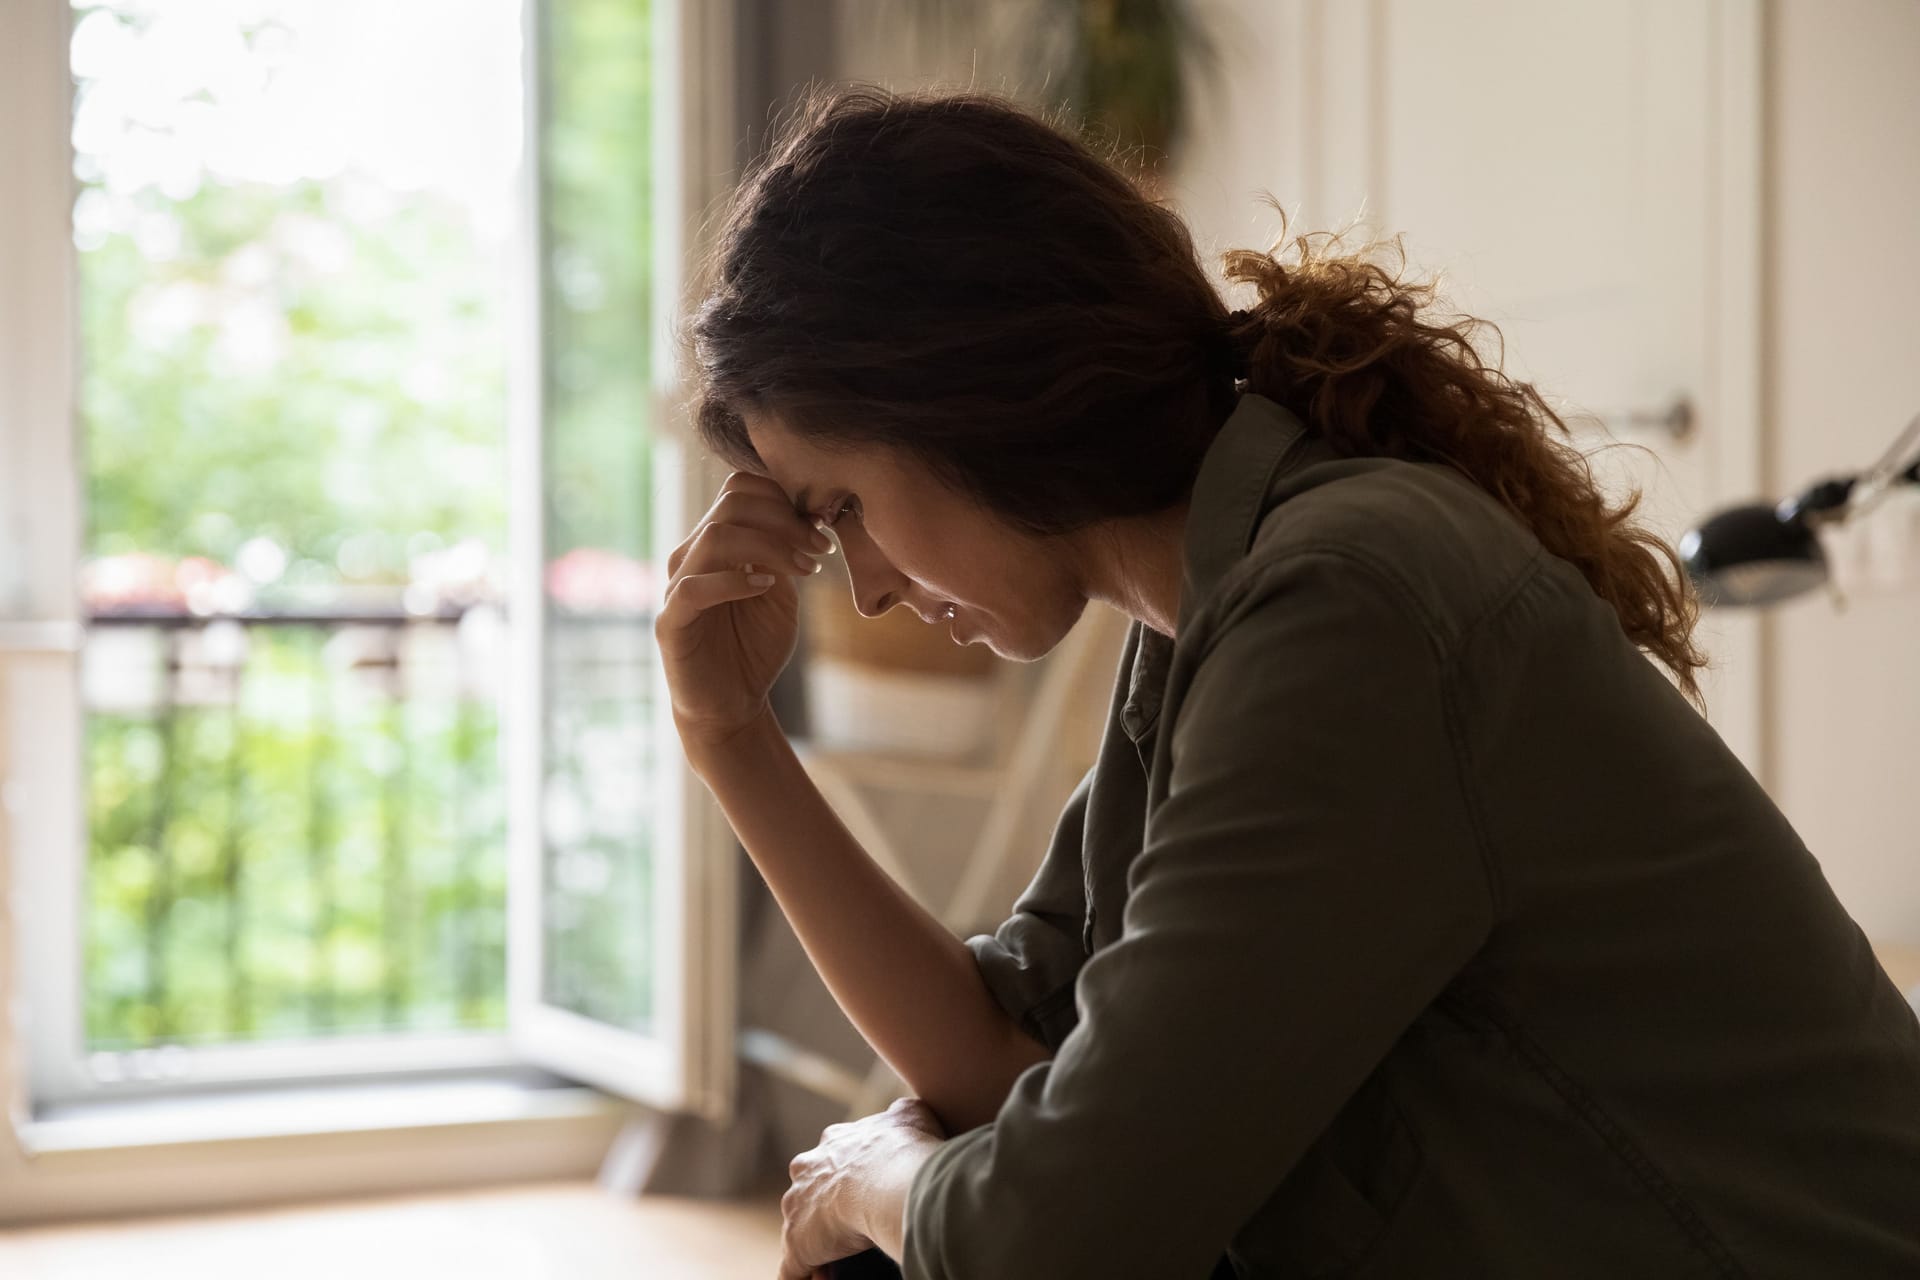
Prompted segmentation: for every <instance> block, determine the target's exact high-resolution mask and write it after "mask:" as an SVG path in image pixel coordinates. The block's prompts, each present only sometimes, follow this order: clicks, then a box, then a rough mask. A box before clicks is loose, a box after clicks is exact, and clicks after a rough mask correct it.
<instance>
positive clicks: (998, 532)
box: [744, 414, 1087, 662]
mask: <svg viewBox="0 0 1920 1280" xmlns="http://www.w3.org/2000/svg"><path fill="white" fill-rule="evenodd" d="M744 416H745V419H746V424H747V434H748V436H749V437H750V438H751V439H752V441H753V446H754V450H755V451H756V452H757V453H758V454H759V455H760V458H761V460H762V461H763V462H765V463H766V466H767V474H768V476H769V477H770V478H771V479H772V480H773V481H774V483H776V484H778V485H779V486H780V487H781V488H782V489H784V490H785V491H786V493H787V496H788V498H790V499H792V500H793V503H794V508H795V510H797V511H799V512H800V513H801V514H802V515H804V516H805V517H806V518H807V520H808V521H809V522H810V523H817V524H822V525H824V526H826V527H827V528H828V530H829V531H830V533H831V534H832V536H833V537H834V538H835V539H836V540H838V542H839V544H840V554H841V555H842V556H844V557H845V558H846V563H847V572H848V573H849V575H851V577H852V580H853V600H854V605H855V607H856V608H858V609H859V610H860V612H861V613H862V614H864V615H865V616H867V617H869V618H877V617H879V616H880V615H881V614H883V613H885V612H886V611H887V610H888V609H891V608H893V607H894V606H895V605H900V604H904V605H906V606H907V607H908V608H909V609H911V610H912V611H913V612H914V613H916V614H918V615H920V616H921V617H922V618H923V619H925V620H927V621H929V622H930V623H931V624H932V625H934V626H938V627H943V628H950V629H951V634H952V635H953V637H954V639H955V641H956V642H957V643H960V644H972V643H973V642H974V641H976V640H978V641H980V642H982V643H983V644H985V645H986V646H987V647H988V648H990V649H992V650H993V651H994V652H995V653H997V654H999V655H1000V656H1001V657H1003V658H1008V659H1011V660H1013V661H1015V662H1032V661H1034V660H1035V659H1037V658H1040V657H1043V656H1044V655H1045V654H1046V653H1047V652H1048V651H1049V650H1051V649H1052V648H1053V647H1054V646H1055V645H1057V644H1058V643H1059V642H1060V640H1061V638H1062V637H1064V636H1065V635H1066V634H1067V632H1068V631H1070V630H1072V628H1073V625H1074V623H1075V622H1077V621H1078V620H1079V618H1080V614H1081V612H1082V611H1083V610H1084V609H1085V608H1086V604H1087V596H1086V595H1085V594H1084V593H1083V592H1082V590H1081V589H1080V585H1079V580H1078V573H1077V565H1076V558H1077V557H1076V555H1075V553H1074V550H1073V547H1072V545H1071V544H1070V543H1069V542H1067V541H1066V540H1065V539H1054V538H1047V539H1042V538H1035V537H1033V536H1032V535H1030V534H1026V533H1024V532H1022V531H1020V530H1016V529H1012V528H1009V527H1008V526H1006V525H1004V524H1002V523H1001V522H1000V521H999V520H997V519H995V518H994V517H993V515H992V514H991V513H990V512H988V511H986V510H985V509H983V508H981V507H980V506H978V505H977V504H975V503H974V502H972V501H971V500H970V499H968V498H965V497H963V496H962V495H960V494H957V493H955V492H953V491H952V490H950V489H948V488H947V487H946V486H945V485H943V484H941V483H940V482H939V480H937V479H936V478H935V477H934V476H933V474H932V473H931V472H929V471H928V470H927V469H926V468H925V467H924V466H923V465H921V464H920V463H919V462H918V461H917V460H916V459H913V458H911V457H908V456H907V455H905V454H901V453H898V452H896V451H893V450H890V449H884V448H877V447H876V448H862V449H859V450H857V451H851V452H846V453H841V452H829V451H827V450H824V449H820V448H818V447H816V446H814V445H811V444H809V443H808V442H807V441H806V440H804V439H802V438H801V437H800V436H798V435H796V434H794V433H793V432H790V431H788V430H786V429H785V428H783V427H781V426H780V425H779V424H778V423H777V422H776V421H775V420H774V419H773V418H772V416H771V415H766V414H749V415H744ZM948 604H952V605H953V606H954V617H953V620H952V621H951V622H948V621H947V620H946V619H945V617H944V614H945V613H946V608H947V605H948Z"/></svg>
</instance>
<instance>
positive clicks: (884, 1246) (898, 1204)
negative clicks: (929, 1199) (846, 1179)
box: [856, 1137, 941, 1262]
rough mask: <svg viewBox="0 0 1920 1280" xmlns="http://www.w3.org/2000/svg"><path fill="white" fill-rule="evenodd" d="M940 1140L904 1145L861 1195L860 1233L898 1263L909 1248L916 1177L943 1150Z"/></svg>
mask: <svg viewBox="0 0 1920 1280" xmlns="http://www.w3.org/2000/svg"><path fill="white" fill-rule="evenodd" d="M940 1143H941V1139H939V1138H933V1137H928V1138H926V1139H925V1140H924V1141H920V1142H916V1143H914V1144H913V1145H912V1146H909V1147H906V1148H904V1149H903V1150H902V1151H901V1152H900V1154H899V1155H898V1156H896V1157H894V1158H893V1159H891V1160H889V1161H888V1162H887V1163H886V1165H885V1166H884V1167H883V1168H882V1169H881V1170H880V1171H879V1172H878V1174H877V1176H876V1177H874V1179H873V1181H872V1183H871V1184H870V1186H869V1188H868V1194H867V1195H865V1196H863V1197H861V1202H862V1206H863V1208H864V1213H863V1214H862V1215H861V1216H862V1218H863V1219H864V1220H863V1221H861V1222H859V1223H857V1224H856V1226H857V1227H858V1229H859V1231H860V1234H861V1235H864V1236H865V1237H866V1238H867V1239H869V1240H871V1241H873V1243H874V1247H875V1248H877V1249H879V1250H880V1252H882V1253H884V1254H886V1255H887V1256H888V1257H889V1258H892V1259H893V1260H894V1261H895V1262H898V1261H900V1256H901V1254H902V1253H903V1252H904V1251H905V1249H906V1238H907V1197H908V1194H909V1192H911V1191H912V1189H913V1180H914V1178H915V1176H916V1175H918V1174H919V1172H920V1166H922V1165H924V1164H925V1163H926V1162H927V1161H928V1160H929V1159H931V1158H932V1156H933V1153H934V1152H935V1151H938V1150H939V1149H940Z"/></svg>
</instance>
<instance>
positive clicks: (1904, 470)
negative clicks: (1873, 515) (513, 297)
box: [1846, 413, 1920, 519]
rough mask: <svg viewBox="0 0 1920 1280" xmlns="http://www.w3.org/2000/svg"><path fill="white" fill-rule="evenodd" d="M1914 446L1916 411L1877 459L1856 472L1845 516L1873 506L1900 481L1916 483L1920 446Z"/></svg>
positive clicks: (1919, 435) (1919, 426) (1919, 437)
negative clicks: (1857, 475)
mask: <svg viewBox="0 0 1920 1280" xmlns="http://www.w3.org/2000/svg"><path fill="white" fill-rule="evenodd" d="M1916 445H1920V413H1916V414H1914V415H1913V419H1912V421H1910V422H1908V423H1907V425H1906V427H1905V429H1904V430H1902V431H1901V432H1900V434H1899V435H1898V436H1896V437H1895V438H1894V441H1893V443H1892V444H1891V445H1890V446H1888V448H1887V451H1886V452H1885V453H1883V454H1881V455H1880V459H1879V461H1877V462H1875V463H1874V464H1873V465H1872V466H1871V467H1868V468H1867V469H1866V470H1865V471H1863V472H1861V473H1860V478H1859V479H1858V480H1856V481H1855V482H1854V486H1853V493H1852V494H1851V495H1850V496H1849V499H1848V502H1847V509H1846V515H1847V518H1848V519H1852V518H1853V517H1855V516H1858V515H1861V514H1863V513H1864V512H1865V511H1867V510H1868V509H1869V508H1871V507H1873V506H1875V505H1877V504H1878V503H1879V502H1880V500H1881V499H1882V498H1884V497H1885V496H1886V495H1887V491H1888V490H1890V489H1892V488H1893V486H1894V485H1896V484H1899V483H1901V482H1903V481H1905V482H1909V483H1920V449H1916V448H1915V446H1916Z"/></svg>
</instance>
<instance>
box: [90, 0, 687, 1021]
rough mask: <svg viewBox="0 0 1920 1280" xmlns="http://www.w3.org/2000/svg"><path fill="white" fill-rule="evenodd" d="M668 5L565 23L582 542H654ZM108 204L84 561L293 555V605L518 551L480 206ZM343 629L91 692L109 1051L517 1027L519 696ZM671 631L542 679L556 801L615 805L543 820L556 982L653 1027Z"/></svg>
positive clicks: (282, 598) (560, 432)
mask: <svg viewBox="0 0 1920 1280" xmlns="http://www.w3.org/2000/svg"><path fill="white" fill-rule="evenodd" d="M649 9H650V6H649V5H647V4H644V3H634V2H633V0H551V3H549V4H547V5H546V9H545V17H546V22H545V27H544V32H543V39H544V42H545V47H544V49H543V51H542V64H543V66H545V67H546V68H547V69H548V84H547V100H546V103H545V118H546V128H545V130H544V131H543V133H542V135H541V137H540V138H539V139H538V143H539V147H538V151H539V156H540V161H539V164H540V176H541V183H542V192H543V199H542V210H543V226H542V244H541V254H542V272H541V276H542V319H543V326H544V348H545V357H546V369H545V376H544V389H543V394H544V399H545V424H546V436H545V449H546V464H547V469H548V484H547V488H548V495H547V519H546V523H547V530H546V532H547V553H548V555H549V557H552V558H557V557H558V556H560V555H561V554H563V553H565V552H566V551H568V550H570V549H574V548H579V547H595V548H604V549H607V550H610V551H616V552H620V553H622V554H625V555H627V556H631V557H634V558H637V559H645V558H648V557H649V555H650V552H651V543H652V539H651V513H652V494H651V477H650V468H649V465H648V464H649V458H650V427H651V423H650V419H651V414H652V401H651V394H650V390H649V388H650V384H651V376H650V367H651V351H650V346H651V342H652V327H651V312H650V308H651V306H652V296H653V291H654V288H655V282H654V279H653V273H652V238H653V230H652V201H653V191H652V186H651V174H650V155H651V147H650V137H649V135H650V130H651V127H652V116H651V103H650V95H651V76H650V69H651V59H652V57H653V50H652V49H651V47H650V45H649V39H650V28H651V21H652V19H651V15H650V13H649ZM81 171H82V172H83V174H84V173H87V169H86V166H85V165H84V164H83V165H82V167H81ZM79 191H80V200H81V202H82V204H83V205H84V204H86V203H87V202H89V201H92V202H94V203H95V204H96V205H100V206H102V207H104V205H105V204H106V202H108V201H110V200H111V201H121V202H124V201H131V202H133V209H132V213H131V214H130V215H129V213H128V211H127V209H126V208H124V207H122V206H119V205H116V206H115V207H116V208H118V209H119V213H118V214H117V215H116V219H115V220H114V222H113V226H112V229H109V230H106V231H104V232H100V233H98V234H91V235H87V236H83V239H82V243H81V253H80V279H81V293H80V317H81V326H82V349H83V359H84V367H83V376H82V379H81V383H80V410H81V416H82V428H83V439H84V442H85V446H84V447H85V454H86V504H87V522H86V530H85V548H86V551H87V553H88V554H89V555H91V556H95V557H104V556H114V555H122V554H129V553H146V554H152V555H157V556H161V557H166V558H170V559H179V558H185V557H190V556H201V557H206V558H208V559H211V560H214V561H216V562H218V563H220V564H222V565H226V566H229V567H233V566H235V565H236V560H237V559H238V558H239V556H240V552H241V549H242V547H244V546H245V545H246V544H247V543H248V542H249V541H251V540H253V539H270V540H271V541H272V542H274V543H275V544H277V545H278V546H279V547H281V548H283V549H284V550H285V551H286V553H287V567H286V570H285V572H284V574H282V575H281V576H280V577H278V578H277V579H276V580H273V581H270V582H267V583H265V584H263V585H262V587H261V590H260V593H259V596H258V605H259V606H260V607H261V608H263V609H265V610H267V611H272V610H274V609H276V608H280V607H290V606H292V605H295V604H304V605H309V606H312V605H325V604H326V603H328V602H329V601H333V600H337V599H339V598H341V597H340V595H339V593H340V591H341V589H342V588H348V587H353V586H355V585H366V584H376V583H377V584H387V585H390V586H393V587H395V588H397V587H399V586H400V585H402V584H404V583H406V582H407V580H408V573H409V558H410V556H411V555H413V554H415V553H417V552H418V551H419V550H420V549H422V548H428V549H430V548H434V547H439V546H445V545H450V544H452V543H455V542H457V541H460V540H463V539H478V540H480V541H481V542H482V543H484V545H485V547H486V548H487V551H488V554H489V557H490V558H491V559H492V560H493V561H495V562H496V563H497V562H499V561H500V560H501V559H502V558H503V557H504V555H505V554H506V550H507V545H506V540H507V539H506V533H507V531H506V510H507V472H506V457H507V434H506V426H507V404H508V399H507V361H506V353H507V351H508V341H509V334H510V333H511V331H512V326H511V325H510V323H509V316H508V304H507V290H506V285H507V279H506V277H505V272H504V269H503V267H502V265H501V263H500V261H499V260H498V258H497V257H496V256H494V254H493V251H492V250H490V249H489V248H488V246H487V244H486V243H485V242H484V237H482V236H481V235H480V234H479V232H478V231H477V230H476V228H475V226H474V225H473V223H472V219H471V218H470V216H469V213H468V211H467V210H466V209H464V208H462V207H461V206H460V205H459V204H457V203H455V202H454V201H452V200H450V199H448V198H445V197H442V196H438V195H435V194H432V193H431V192H414V193H408V194H406V195H405V196H404V197H402V198H395V197H394V196H393V195H392V194H391V193H383V192H382V191H381V190H379V189H378V188H377V187H376V186H375V185H373V184H372V182H371V180H370V179H368V178H366V177H364V176H363V175H359V174H357V173H356V172H355V171H353V170H351V169H349V170H347V171H345V172H343V173H341V174H339V175H337V176H335V177H332V178H327V179H324V180H318V179H301V180H298V181H295V182H291V183H288V184H284V185H272V186H269V185H264V184H258V183H216V182H213V181H206V182H203V183H201V184H200V185H199V186H198V187H197V189H195V190H194V191H192V193H191V194H188V195H185V196H183V197H176V196H170V195H168V194H166V193H165V192H163V191H162V190H160V189H159V188H157V187H155V186H145V187H141V188H139V189H138V190H135V191H133V192H131V193H127V192H119V191H113V190H111V189H110V186H109V184H108V182H107V181H106V177H105V176H104V175H101V174H98V173H94V174H91V175H89V177H88V180H86V181H83V182H82V183H81V185H80V188H79ZM76 221H77V222H80V221H83V220H82V219H79V218H77V219H76ZM412 625H414V626H416V627H419V626H424V625H427V624H412ZM334 634H335V633H334V631H333V630H331V629H329V628H323V627H303V626H289V625H272V626H267V625H260V626H252V627H250V628H249V630H248V640H249V652H248V655H247V658H246V661H245V664H244V666H243V667H242V668H240V675H239V676H238V684H237V687H235V688H230V689H227V690H225V691H218V690H216V691H214V692H213V693H208V692H206V691H205V690H204V689H203V690H201V692H200V693H199V694H197V695H192V696H182V697H181V698H180V701H179V705H174V702H175V697H176V695H182V692H183V688H184V686H183V685H182V684H181V683H180V682H179V681H177V680H174V679H173V677H171V676H166V675H164V674H160V673H159V672H157V673H156V679H155V682H154V683H155V685H156V687H160V686H166V685H167V684H168V683H169V682H170V681H171V682H172V688H173V693H172V694H171V695H167V696H162V697H159V698H156V699H154V700H152V702H151V703H150V705H148V706H146V707H144V708H141V707H135V708H131V709H128V708H125V707H122V708H118V709H110V708H107V707H100V708H96V709H94V710H92V711H91V712H90V713H89V716H88V723H87V766H88V771H89V775H88V776H89V783H88V796H87V817H88V821H89V824H90V832H91V835H90V850H89V855H88V865H87V916H86V921H85V929H84V948H85V956H84V972H85V982H84V988H85V1027H86V1039H87V1044H88V1047H89V1048H90V1049H94V1050H108V1051H111V1050H119V1049H132V1048H139V1047H144V1046H149V1045H154V1044H165V1043H179V1044H207V1043H222V1042H232V1041H246V1040H260V1039H272V1038H281V1037H298V1036H308V1035H340V1034H357V1033H368V1032H379V1031H399V1030H431V1029H449V1030H451V1029H478V1028H498V1027H500V1026H502V1025H503V1024H504V1020H505V1005H504V1000H505V990H504V989H505V921H506V913H505V900H506V885H505V879H506V869H505V795H504V788H503V786H502V779H501V776H500V770H499V765H498V760H499V757H500V754H501V751H500V746H501V744H500V741H499V725H498V722H497V717H496V713H495V701H494V698H493V696H492V694H491V693H489V692H487V691H486V689H485V688H484V687H483V688H474V687H464V688H456V689H452V690H448V689H440V690H438V691H435V690H432V689H424V690H423V689H422V688H416V687H412V686H411V685H410V684H408V683H407V677H406V674H405V673H406V671H407V667H406V665H405V664H404V663H403V664H402V665H401V667H400V668H399V670H400V671H401V673H402V675H401V677H400V679H401V683H400V684H398V685H393V686H388V685H383V684H382V683H381V680H382V679H383V678H384V677H380V675H379V672H378V670H377V669H376V670H374V671H373V672H372V673H369V672H368V671H366V670H362V669H358V668H354V667H352V666H350V665H349V666H345V667H343V666H342V665H341V664H340V663H339V662H336V661H333V660H331V659H329V658H328V657H327V656H326V655H325V653H324V651H323V646H324V645H325V643H326V642H327V641H328V639H329V637H330V636H332V635H334ZM650 642H651V635H650V632H648V631H647V629H646V628H645V626H644V625H633V626H631V627H630V630H629V633H628V634H627V635H625V636H624V638H621V639H618V640H616V642H615V649H616V650H617V651H618V652H617V653H616V656H617V657H618V658H619V659H620V662H621V663H623V664H624V667H623V668H622V669H623V670H625V671H626V673H627V674H626V675H624V676H622V677H620V678H618V679H615V680H613V681H612V682H611V683H610V684H604V683H596V681H597V679H598V677H596V675H595V674H594V672H593V671H590V670H586V671H575V670H572V669H569V668H568V667H566V666H565V665H561V666H559V667H556V668H554V669H553V670H552V671H550V673H549V680H548V697H549V699H550V701H551V703H552V710H551V711H550V713H549V717H548V725H547V726H546V730H545V732H546V736H547V741H548V746H549V752H550V758H551V762H552V763H551V766H550V770H549V779H548V785H549V787H550V788H551V789H554V790H556V791H563V792H566V793H568V794H569V795H571V796H573V797H574V799H575V800H576V801H577V802H578V803H579V804H580V805H582V806H584V807H585V808H586V809H587V810H588V811H589V812H591V813H592V814H593V815H594V818H593V820H592V821H591V822H590V823H589V824H588V825H587V827H586V828H585V829H584V830H583V831H582V832H581V833H579V834H578V835H576V836H575V837H572V838H565V837H564V836H563V835H561V834H556V835H555V836H554V837H553V838H552V839H551V840H550V848H549V851H548V872H549V874H548V885H549V888H550V891H551V892H550V900H549V923H550V928H549V939H548V948H549V962H548V965H547V973H546V982H547V993H548V995H549V997H550V998H551V999H553V1000H554V1001H555V1002H556V1003H560V1004H561V1005H563V1006H564V1007H567V1008H571V1009H574V1010H576V1011H578V1012H582V1013H585V1014H588V1015H589V1016H594V1017H599V1018H604V1019H607V1020H609V1021H613V1022H616V1023H618V1024H620V1025H624V1026H629V1027H645V1026H647V1025H648V1022H649V1019H650V1018H651V1015H652V1008H651V984H652V974H653V967H652V957H651V951H650V948H651V945H652V943H651V939H652V936H653V931H652V929H651V927H650V922H651V913H652V906H651V903H652V897H651V889H650V884H651V857H650V854H651V844H650V822H649V820H648V819H647V812H648V806H646V805H645V804H644V803H643V804H642V805H641V807H640V809H639V810H638V811H637V816H636V811H635V810H634V808H633V804H632V800H633V794H632V793H633V791H634V789H635V788H641V789H642V790H644V788H645V786H646V785H647V781H646V780H647V778H648V777H649V776H650V770H651V760H650V757H648V756H647V755H646V753H645V751H644V749H643V747H644V744H645V743H646V742H647V741H648V740H649V734H650V726H651V725H652V723H653V708H652V707H651V705H650V686H649V683H648V682H647V681H646V680H645V679H644V678H636V677H634V676H633V674H632V673H633V672H634V671H635V670H639V671H642V672H644V667H636V666H635V665H634V660H635V657H636V655H639V656H641V657H644V650H645V646H646V645H648V644H650ZM553 647H554V650H555V652H556V653H560V652H564V651H565V650H566V643H565V641H564V639H562V640H559V641H556V642H555V644H554V646H553ZM616 665H619V664H616ZM609 760H611V761H613V762H615V763H616V765H617V766H618V768H617V769H616V770H615V771H613V772H609V769H608V767H607V765H608V761H609ZM616 811H617V812H618V813H619V814H624V815H626V816H625V817H621V818H613V817H609V816H608V815H609V814H613V813H615V812H616ZM558 869H570V871H569V873H568V874H566V875H562V874H559V870H558ZM583 869H584V870H583Z"/></svg>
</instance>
